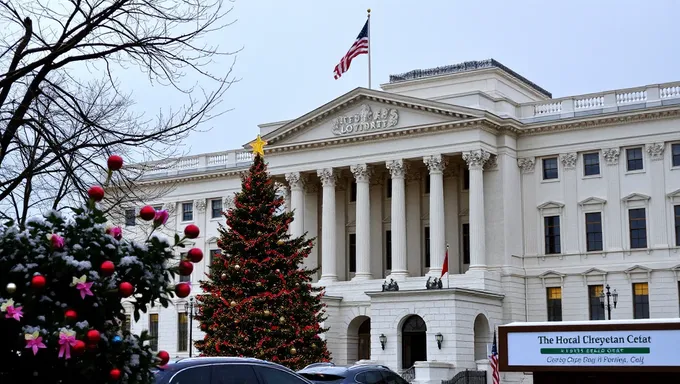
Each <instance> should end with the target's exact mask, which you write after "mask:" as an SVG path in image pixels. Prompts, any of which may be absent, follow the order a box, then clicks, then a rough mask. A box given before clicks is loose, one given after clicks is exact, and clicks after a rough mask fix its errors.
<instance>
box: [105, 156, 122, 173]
mask: <svg viewBox="0 0 680 384" xmlns="http://www.w3.org/2000/svg"><path fill="white" fill-rule="evenodd" d="M106 165H108V166H109V169H110V170H112V171H117V170H119V169H121V168H123V158H122V157H120V156H118V155H111V156H109V160H107V161H106Z"/></svg>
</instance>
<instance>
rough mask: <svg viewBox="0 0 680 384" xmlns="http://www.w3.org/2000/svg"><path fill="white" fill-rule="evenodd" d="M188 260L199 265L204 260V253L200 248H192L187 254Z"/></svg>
mask: <svg viewBox="0 0 680 384" xmlns="http://www.w3.org/2000/svg"><path fill="white" fill-rule="evenodd" d="M187 258H188V259H189V260H191V262H192V263H198V262H200V261H201V260H203V251H201V249H200V248H191V249H190V250H189V252H187Z"/></svg>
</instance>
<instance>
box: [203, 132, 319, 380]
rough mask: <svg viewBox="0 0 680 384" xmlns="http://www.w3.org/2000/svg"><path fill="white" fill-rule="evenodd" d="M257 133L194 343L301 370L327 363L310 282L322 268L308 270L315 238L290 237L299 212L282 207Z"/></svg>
mask: <svg viewBox="0 0 680 384" xmlns="http://www.w3.org/2000/svg"><path fill="white" fill-rule="evenodd" d="M264 144H265V142H264V141H263V140H262V139H260V137H259V136H258V138H257V141H255V142H254V143H253V144H252V146H253V150H254V151H253V152H254V153H255V159H254V162H253V164H252V166H251V167H250V170H249V172H248V173H247V174H245V175H244V176H243V178H242V183H241V192H239V193H237V194H236V195H235V197H234V207H233V208H232V209H230V210H229V211H228V212H226V214H225V215H226V218H227V227H228V228H224V227H222V228H220V234H221V236H220V239H219V241H218V246H219V247H220V249H221V254H220V255H216V256H215V257H214V260H213V262H212V264H211V268H210V273H209V276H208V277H209V280H206V281H202V282H201V287H202V288H203V290H204V294H201V295H199V296H198V297H197V299H198V302H199V313H198V316H197V319H198V320H199V321H200V323H201V330H202V331H203V332H205V337H204V339H203V340H201V341H198V342H196V347H197V348H198V349H199V350H200V351H201V353H202V355H204V356H245V357H256V358H260V359H264V360H268V361H273V362H276V363H279V364H282V365H285V366H287V367H289V368H291V369H300V368H302V367H304V366H306V365H308V364H311V363H317V362H321V361H328V360H329V359H330V354H329V353H328V350H327V348H326V342H325V341H324V340H322V339H321V338H320V337H319V335H321V334H323V333H324V332H326V331H327V329H324V328H322V327H321V325H320V324H321V323H322V322H323V321H324V320H325V318H326V317H325V314H324V308H325V305H324V304H323V303H322V301H321V298H322V296H323V292H322V289H321V288H316V287H313V286H312V285H311V276H312V275H314V274H315V273H316V270H311V269H302V268H301V265H302V262H303V260H304V258H306V257H308V256H309V253H310V251H311V249H312V246H313V240H312V239H305V236H301V237H297V238H292V237H291V236H290V234H289V233H288V227H289V225H290V223H291V222H292V221H293V214H294V213H293V212H281V211H282V210H281V209H280V208H281V207H282V206H283V205H284V200H283V198H282V197H280V196H277V194H276V187H275V185H274V180H272V179H271V178H270V177H269V175H268V174H267V165H266V163H265V162H264V153H263V150H262V148H263V146H264Z"/></svg>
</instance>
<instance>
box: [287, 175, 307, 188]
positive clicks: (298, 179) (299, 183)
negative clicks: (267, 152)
mask: <svg viewBox="0 0 680 384" xmlns="http://www.w3.org/2000/svg"><path fill="white" fill-rule="evenodd" d="M286 181H287V182H288V184H290V188H291V189H304V188H305V184H306V182H307V180H306V179H305V176H304V175H303V174H302V173H300V172H290V173H286Z"/></svg>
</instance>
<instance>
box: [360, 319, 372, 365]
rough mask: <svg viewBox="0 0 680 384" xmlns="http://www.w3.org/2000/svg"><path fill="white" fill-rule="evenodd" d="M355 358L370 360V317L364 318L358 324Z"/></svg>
mask: <svg viewBox="0 0 680 384" xmlns="http://www.w3.org/2000/svg"><path fill="white" fill-rule="evenodd" d="M357 333H358V336H359V344H358V346H357V347H358V351H357V356H358V359H357V360H371V319H370V318H369V319H366V320H364V322H363V323H361V325H360V326H359V332H357Z"/></svg>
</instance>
